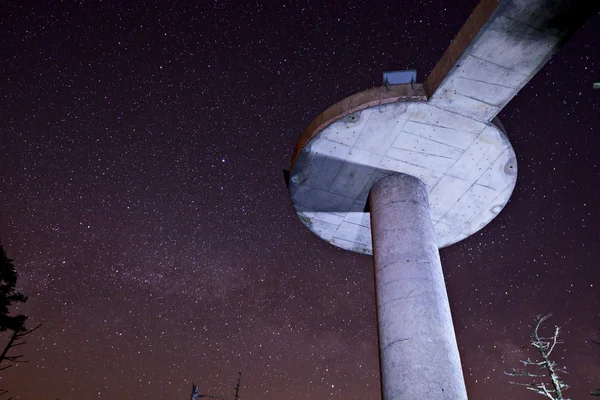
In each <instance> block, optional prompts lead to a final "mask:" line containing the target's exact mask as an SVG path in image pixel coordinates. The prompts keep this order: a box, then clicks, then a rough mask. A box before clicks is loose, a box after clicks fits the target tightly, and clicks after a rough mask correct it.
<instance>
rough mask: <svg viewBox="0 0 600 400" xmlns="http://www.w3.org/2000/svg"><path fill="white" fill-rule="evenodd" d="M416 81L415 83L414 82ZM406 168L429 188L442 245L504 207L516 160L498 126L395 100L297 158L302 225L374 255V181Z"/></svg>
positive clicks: (342, 124)
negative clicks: (369, 206)
mask: <svg viewBox="0 0 600 400" xmlns="http://www.w3.org/2000/svg"><path fill="white" fill-rule="evenodd" d="M408 86H410V85H408ZM396 173H405V174H409V175H412V176H415V177H417V178H419V179H420V180H422V181H423V182H424V183H425V184H426V185H427V191H428V193H429V199H430V202H431V214H432V219H433V222H434V226H435V232H436V237H437V245H438V246H439V247H444V246H448V245H450V244H453V243H456V242H457V241H459V240H461V239H463V238H465V237H467V236H469V235H471V234H473V233H474V232H476V231H478V230H479V229H481V228H482V227H484V226H485V225H486V224H487V223H488V222H489V221H491V220H492V219H493V218H494V217H495V216H496V215H497V214H498V212H499V211H500V210H502V208H503V207H504V205H505V204H506V202H507V201H508V199H509V198H510V195H511V193H512V191H513V189H514V187H515V183H516V177H517V162H516V157H515V153H514V151H513V149H512V147H511V146H510V143H509V142H508V139H507V138H506V136H505V135H504V134H503V133H502V131H501V130H500V129H499V128H498V127H497V126H496V125H494V124H486V123H483V122H479V121H475V120H472V119H469V118H466V117H464V116H461V115H458V114H456V113H452V112H447V111H445V110H442V109H439V108H437V107H434V106H431V105H430V104H429V103H427V102H414V101H407V102H395V103H392V104H385V105H381V106H376V107H370V108H366V109H364V110H361V111H358V112H355V113H353V114H350V115H348V116H346V117H344V118H342V119H341V120H339V121H336V122H334V123H333V124H331V125H329V126H328V127H326V128H325V129H323V130H322V131H321V132H320V133H319V134H318V135H317V136H316V137H315V138H314V139H313V140H312V141H311V142H310V143H309V144H308V145H307V146H305V147H304V151H302V152H301V153H300V154H299V155H298V157H297V158H296V161H295V163H294V169H293V171H292V174H291V179H290V194H291V197H292V202H293V204H294V207H295V208H296V211H297V213H298V215H299V217H300V219H301V220H302V221H303V223H304V224H305V225H306V226H307V227H308V228H309V229H311V230H312V231H313V232H314V233H315V234H317V235H318V236H320V237H321V238H323V239H325V240H327V241H329V242H330V243H332V244H334V245H336V246H338V247H341V248H344V249H347V250H351V251H356V252H360V253H365V254H371V252H372V243H371V232H370V218H369V213H368V212H366V210H367V207H366V202H367V197H368V194H369V190H370V189H371V186H372V185H373V184H374V183H375V182H377V181H378V180H379V179H381V178H382V177H384V176H387V175H393V174H396Z"/></svg>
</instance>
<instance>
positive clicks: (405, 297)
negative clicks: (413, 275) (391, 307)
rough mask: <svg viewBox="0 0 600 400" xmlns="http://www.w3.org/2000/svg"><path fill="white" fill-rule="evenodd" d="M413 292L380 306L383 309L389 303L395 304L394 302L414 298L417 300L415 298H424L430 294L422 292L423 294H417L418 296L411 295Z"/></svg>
mask: <svg viewBox="0 0 600 400" xmlns="http://www.w3.org/2000/svg"><path fill="white" fill-rule="evenodd" d="M413 292H414V290H411V291H410V293H407V294H405V295H403V296H400V297H396V298H395V299H392V300H388V301H386V302H385V303H383V304H382V305H381V307H382V308H383V307H385V306H387V305H388V304H390V303H395V302H397V301H400V300H407V299H414V298H417V297H424V296H425V295H427V294H430V292H423V293H419V294H415V295H413Z"/></svg>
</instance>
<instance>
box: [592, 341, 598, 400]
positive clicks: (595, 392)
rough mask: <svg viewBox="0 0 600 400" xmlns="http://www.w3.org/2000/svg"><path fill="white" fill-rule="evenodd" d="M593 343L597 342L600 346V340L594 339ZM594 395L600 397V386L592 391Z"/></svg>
mask: <svg viewBox="0 0 600 400" xmlns="http://www.w3.org/2000/svg"><path fill="white" fill-rule="evenodd" d="M592 343H594V344H597V345H598V346H600V342H597V341H595V340H593V339H592ZM590 394H591V395H592V396H596V397H600V388H597V389H596V390H594V391H593V392H591V393H590Z"/></svg>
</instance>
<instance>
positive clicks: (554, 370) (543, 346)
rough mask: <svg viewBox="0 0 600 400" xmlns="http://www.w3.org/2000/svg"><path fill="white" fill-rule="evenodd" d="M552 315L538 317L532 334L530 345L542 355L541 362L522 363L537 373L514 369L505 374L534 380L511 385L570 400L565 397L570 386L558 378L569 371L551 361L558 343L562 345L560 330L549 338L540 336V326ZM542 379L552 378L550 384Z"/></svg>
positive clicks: (552, 397)
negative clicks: (535, 368)
mask: <svg viewBox="0 0 600 400" xmlns="http://www.w3.org/2000/svg"><path fill="white" fill-rule="evenodd" d="M551 315H552V314H548V315H544V316H541V315H538V316H537V317H536V318H535V328H534V330H533V333H532V334H531V342H530V344H531V346H533V347H534V348H535V349H536V350H537V351H538V352H539V353H540V357H541V361H531V360H530V359H527V360H521V363H523V366H524V367H527V366H529V365H531V366H534V367H537V372H536V373H531V372H519V371H517V370H515V369H514V368H513V370H512V371H511V372H504V373H505V374H506V375H509V376H518V377H527V378H534V379H533V382H532V383H520V382H512V381H511V382H510V383H512V384H514V385H521V386H525V387H526V388H527V389H529V390H532V391H534V392H536V393H539V394H541V395H543V396H545V397H547V398H549V399H551V400H569V399H565V398H564V397H563V391H564V390H566V389H568V388H569V385H567V384H565V383H564V382H562V381H561V380H560V377H559V376H558V374H559V373H567V371H566V370H565V368H561V367H558V366H557V365H556V363H555V362H554V361H551V360H550V355H551V354H552V351H553V350H554V346H556V344H557V343H562V342H560V341H559V340H558V334H559V332H560V328H559V327H558V326H556V327H555V330H554V335H553V336H552V337H549V338H546V337H541V336H540V334H539V329H540V325H541V324H542V323H543V322H544V321H545V320H547V319H548V318H549V317H550V316H551ZM540 371H541V372H540ZM542 378H543V379H548V378H550V383H548V382H543V380H542Z"/></svg>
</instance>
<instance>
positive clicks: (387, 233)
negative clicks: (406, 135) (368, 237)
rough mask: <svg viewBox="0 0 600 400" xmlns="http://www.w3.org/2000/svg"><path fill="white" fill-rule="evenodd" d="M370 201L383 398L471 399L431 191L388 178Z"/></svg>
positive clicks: (402, 179) (415, 182) (398, 178)
mask: <svg viewBox="0 0 600 400" xmlns="http://www.w3.org/2000/svg"><path fill="white" fill-rule="evenodd" d="M369 202H370V208H371V210H370V213H371V229H372V232H373V256H374V259H375V282H376V291H377V315H378V329H379V349H380V350H379V357H380V363H381V385H382V395H383V400H423V399H436V400H446V399H447V400H461V399H466V398H467V392H466V388H465V383H464V378H463V374H462V368H461V363H460V356H459V354H458V347H457V344H456V337H455V335H454V326H453V324H452V317H451V315H450V305H449V304H448V297H447V294H446V287H445V284H444V276H443V273H442V265H441V262H440V257H439V254H438V248H437V244H436V237H435V232H434V230H433V224H432V223H431V217H430V212H429V204H428V201H427V190H426V186H425V184H424V183H423V182H421V181H420V180H418V179H416V178H414V177H412V176H409V175H404V174H397V175H392V176H388V177H386V178H383V179H381V180H379V181H378V182H377V183H376V184H375V186H373V189H372V190H371V194H370V196H369Z"/></svg>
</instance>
